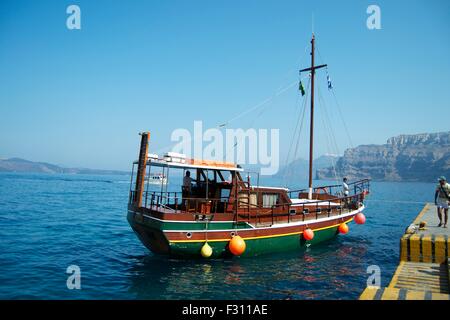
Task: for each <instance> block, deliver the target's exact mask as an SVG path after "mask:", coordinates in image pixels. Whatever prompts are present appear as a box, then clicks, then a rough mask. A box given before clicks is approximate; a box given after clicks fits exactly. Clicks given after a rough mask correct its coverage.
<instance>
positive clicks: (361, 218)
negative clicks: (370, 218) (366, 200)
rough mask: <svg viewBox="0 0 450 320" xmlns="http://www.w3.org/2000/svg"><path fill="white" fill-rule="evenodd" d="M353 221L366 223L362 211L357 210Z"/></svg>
mask: <svg viewBox="0 0 450 320" xmlns="http://www.w3.org/2000/svg"><path fill="white" fill-rule="evenodd" d="M355 222H356V224H364V223H366V216H365V215H364V214H363V213H362V212H359V213H358V214H357V215H356V216H355Z"/></svg>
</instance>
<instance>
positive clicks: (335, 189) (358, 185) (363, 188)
mask: <svg viewBox="0 0 450 320" xmlns="http://www.w3.org/2000/svg"><path fill="white" fill-rule="evenodd" d="M348 187H349V190H350V191H352V192H351V193H350V195H356V194H358V193H362V192H365V193H368V192H369V190H370V179H362V180H358V181H354V182H351V183H348ZM307 192H308V189H297V190H289V191H288V195H289V198H297V197H299V194H302V193H307ZM313 193H318V194H328V195H331V196H337V197H342V196H344V193H343V186H342V184H334V185H327V186H320V187H315V188H313Z"/></svg>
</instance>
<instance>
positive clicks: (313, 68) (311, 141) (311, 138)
mask: <svg viewBox="0 0 450 320" xmlns="http://www.w3.org/2000/svg"><path fill="white" fill-rule="evenodd" d="M314 43H315V37H314V33H313V35H312V38H311V67H310V68H306V69H302V70H300V72H303V71H311V120H310V127H309V190H308V199H312V190H313V189H312V180H313V150H314V75H315V72H316V69H320V68H323V67H326V66H327V65H326V64H322V65H319V66H315V65H314Z"/></svg>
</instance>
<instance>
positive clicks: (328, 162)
mask: <svg viewBox="0 0 450 320" xmlns="http://www.w3.org/2000/svg"><path fill="white" fill-rule="evenodd" d="M338 159H339V157H338V156H334V155H323V156H320V157H318V158H316V159H314V161H313V166H314V168H315V169H321V168H327V167H330V166H332V165H333V163H336V161H337V160H338ZM308 176H309V162H308V161H307V160H305V159H301V158H299V159H296V160H294V161H292V162H291V163H289V164H288V165H286V166H284V167H282V168H281V169H280V171H279V172H278V173H277V177H281V178H286V177H295V178H296V179H305V180H306V179H307V178H308Z"/></svg>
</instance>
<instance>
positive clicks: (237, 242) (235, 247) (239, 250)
mask: <svg viewBox="0 0 450 320" xmlns="http://www.w3.org/2000/svg"><path fill="white" fill-rule="evenodd" d="M245 247H246V245H245V241H244V239H242V238H241V237H240V236H234V237H233V238H231V240H230V242H229V243H228V248H229V249H230V251H231V253H232V254H234V255H235V256H240V255H241V254H243V253H244V251H245Z"/></svg>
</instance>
